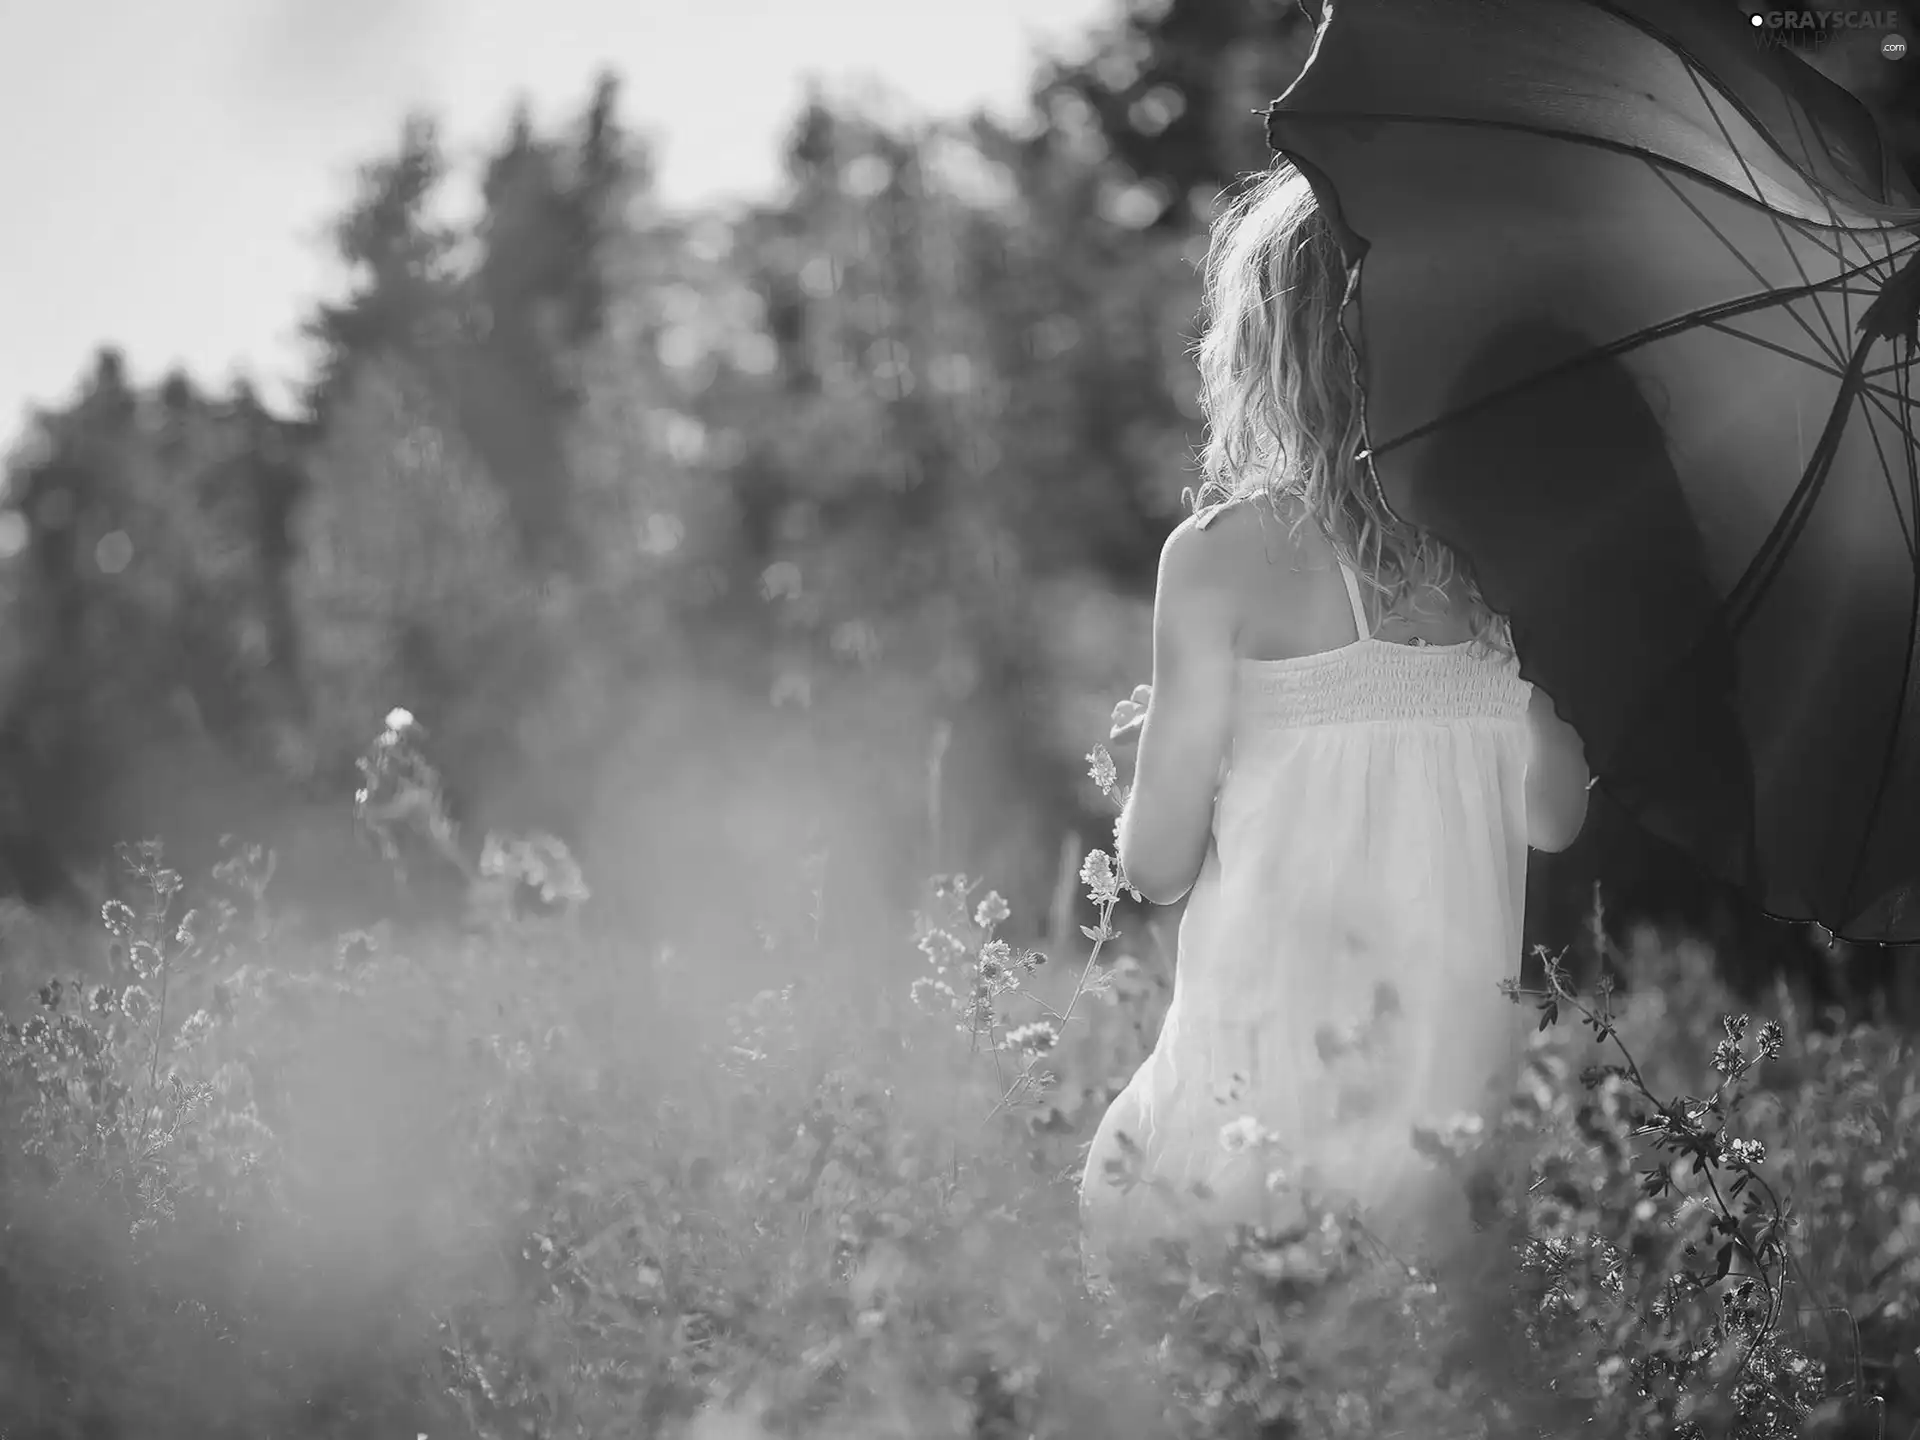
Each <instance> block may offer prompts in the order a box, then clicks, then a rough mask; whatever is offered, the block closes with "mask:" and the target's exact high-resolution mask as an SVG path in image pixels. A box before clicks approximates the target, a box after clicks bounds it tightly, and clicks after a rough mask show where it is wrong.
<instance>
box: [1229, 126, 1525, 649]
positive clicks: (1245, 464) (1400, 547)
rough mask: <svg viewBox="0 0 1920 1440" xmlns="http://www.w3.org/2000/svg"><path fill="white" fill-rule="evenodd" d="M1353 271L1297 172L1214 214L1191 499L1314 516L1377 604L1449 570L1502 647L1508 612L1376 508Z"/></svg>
mask: <svg viewBox="0 0 1920 1440" xmlns="http://www.w3.org/2000/svg"><path fill="white" fill-rule="evenodd" d="M1350 280H1351V272H1350V270H1349V267H1348V265H1347V261H1346V257H1345V256H1344V255H1343V254H1342V252H1341V250H1340V246H1339V243H1338V242H1337V241H1336V240H1335V239H1334V235H1333V231H1332V229H1331V228H1330V227H1329V226H1328V224H1327V220H1326V217H1325V216H1324V215H1323V214H1322V213H1321V211H1320V207H1319V206H1318V205H1317V204H1316V203H1315V201H1314V196H1313V191H1312V189H1311V188H1310V187H1309V186H1308V184H1307V181H1306V178H1305V177H1304V176H1303V175H1301V174H1300V172H1299V171H1297V170H1295V169H1294V168H1293V167H1292V166H1290V165H1286V164H1277V165H1276V166H1275V167H1274V168H1272V169H1270V170H1267V171H1264V172H1262V173H1261V174H1260V175H1259V176H1258V177H1257V178H1255V179H1254V180H1253V181H1252V183H1250V184H1248V185H1247V186H1246V187H1245V188H1244V189H1242V190H1241V191H1240V192H1239V193H1238V194H1237V195H1235V196H1234V197H1233V199H1232V200H1231V201H1230V202H1229V203H1228V204H1227V205H1226V206H1225V208H1224V209H1223V211H1222V213H1221V214H1220V215H1219V217H1218V218H1217V219H1216V220H1215V221H1214V225H1213V234H1212V238H1211V241H1210V243H1209V245H1208V248H1207V259H1206V268H1205V282H1206V283H1205V301H1204V306H1203V309H1202V312H1201V315H1202V321H1203V328H1202V330H1201V336H1200V340H1199V342H1198V344H1197V345H1196V346H1195V356H1196V358H1197V359H1198V361H1199V365H1200V399H1201V405H1202V406H1203V408H1204V410H1205V412H1206V417H1207V444H1206V449H1205V451H1204V452H1203V453H1202V456H1201V462H1200V463H1201V469H1202V471H1203V472H1204V474H1205V476H1206V479H1205V481H1204V483H1203V484H1202V485H1201V486H1200V487H1199V489H1198V491H1197V492H1195V493H1193V494H1192V496H1191V500H1192V503H1193V505H1194V507H1195V508H1196V509H1198V508H1201V507H1204V506H1207V505H1211V504H1217V503H1219V502H1221V501H1226V500H1237V499H1245V498H1250V497H1254V496H1259V495H1265V496H1266V497H1267V498H1268V499H1270V500H1271V501H1272V503H1273V507H1274V510H1275V511H1276V513H1278V514H1281V515H1285V514H1287V513H1288V512H1289V511H1291V512H1292V515H1293V520H1292V525H1291V527H1290V528H1291V532H1292V533H1293V534H1294V536H1295V537H1296V538H1297V536H1298V534H1299V531H1300V527H1301V526H1302V525H1304V524H1306V523H1307V522H1308V521H1310V520H1311V521H1312V522H1314V523H1315V524H1316V525H1317V527H1318V528H1319V530H1320V532H1321V533H1322V534H1323V535H1324V536H1325V537H1326V539H1327V542H1328V543H1329V544H1330V545H1331V546H1332V547H1333V550H1334V553H1335V554H1336V555H1338V556H1339V557H1340V559H1341V560H1343V561H1344V562H1345V563H1346V564H1347V565H1349V566H1351V567H1352V568H1353V570H1354V571H1355V572H1356V573H1357V574H1358V575H1359V576H1360V578H1361V581H1362V583H1363V584H1366V585H1369V586H1371V587H1372V588H1373V589H1374V590H1375V591H1376V592H1378V593H1379V594H1381V595H1383V596H1385V597H1386V601H1385V603H1384V605H1383V606H1382V607H1381V613H1382V614H1383V615H1385V614H1394V613H1401V614H1408V613H1411V611H1413V610H1416V609H1421V608H1423V607H1422V606H1421V605H1420V602H1419V600H1418V598H1417V596H1418V595H1419V594H1421V593H1426V594H1431V595H1434V596H1437V597H1439V598H1440V600H1441V602H1442V605H1443V608H1444V605H1445V602H1446V595H1447V587H1448V586H1449V585H1451V584H1453V583H1454V581H1455V579H1456V577H1457V579H1458V581H1459V582H1460V589H1461V590H1462V591H1463V592H1464V595H1465V598H1466V601H1467V604H1468V606H1469V615H1468V619H1469V622H1470V624H1471V627H1472V630H1473V635H1474V638H1475V639H1478V640H1480V641H1482V642H1484V643H1486V644H1489V645H1492V646H1494V647H1496V648H1499V649H1502V650H1508V649H1510V648H1511V640H1510V638H1509V636H1508V633H1507V628H1506V625H1505V623H1504V622H1503V621H1502V620H1501V619H1500V618H1499V617H1498V616H1496V615H1495V614H1494V613H1493V612H1492V611H1491V610H1490V609H1489V608H1488V607H1487V605H1486V602H1485V601H1484V600H1483V599H1482V598H1481V596H1480V591H1479V587H1478V586H1477V585H1475V584H1474V581H1473V577H1472V576H1471V575H1470V574H1468V573H1467V572H1466V569H1465V567H1464V566H1462V565H1461V564H1460V563H1459V561H1458V559H1457V557H1455V555H1454V554H1453V552H1452V551H1450V550H1449V549H1448V548H1447V547H1446V546H1445V545H1443V544H1441V542H1440V541H1439V540H1437V539H1435V538H1434V537H1433V536H1431V535H1429V534H1427V533H1426V532H1425V531H1423V530H1420V529H1418V528H1417V527H1415V526H1411V525H1407V524H1405V523H1403V522H1402V521H1400V520H1399V519H1398V518H1396V517H1395V516H1394V515H1393V513H1392V512H1391V511H1389V510H1388V509H1387V506H1386V502H1385V500H1384V499H1383V498H1382V497H1381V495H1380V493H1379V489H1378V486H1377V485H1376V484H1375V483H1374V479H1373V474H1372V471H1371V469H1370V467H1369V466H1368V465H1367V462H1366V461H1365V460H1363V459H1361V458H1360V452H1361V451H1362V450H1363V449H1364V448H1365V435H1364V432H1363V430H1362V425H1361V421H1362V410H1361V403H1360V386H1359V380H1358V368H1359V362H1358V357H1357V356H1356V355H1355V354H1354V352H1353V347H1352V344H1351V343H1350V342H1349V340H1348V337H1347V334H1346V332H1345V330H1344V329H1343V328H1342V326H1341V324H1340V312H1341V310H1342V309H1343V308H1344V306H1345V304H1346V299H1347V290H1348V285H1349V283H1350Z"/></svg>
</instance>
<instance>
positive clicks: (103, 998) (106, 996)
mask: <svg viewBox="0 0 1920 1440" xmlns="http://www.w3.org/2000/svg"><path fill="white" fill-rule="evenodd" d="M87 1001H88V1003H89V1004H90V1005H92V1006H93V1008H94V1009H95V1010H97V1011H98V1012H99V1013H100V1014H102V1015H105V1014H108V1013H109V1012H111V1011H114V1010H118V1009H119V1008H120V996H119V995H118V994H117V993H115V991H114V988H113V987H112V986H111V985H96V986H94V987H93V993H92V994H91V995H89V996H88V997H87Z"/></svg>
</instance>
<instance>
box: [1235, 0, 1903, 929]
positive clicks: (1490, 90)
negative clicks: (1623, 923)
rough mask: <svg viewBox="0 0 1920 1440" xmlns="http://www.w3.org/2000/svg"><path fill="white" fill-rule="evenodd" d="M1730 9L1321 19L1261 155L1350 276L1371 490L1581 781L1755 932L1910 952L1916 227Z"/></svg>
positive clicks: (1485, 6)
mask: <svg viewBox="0 0 1920 1440" xmlns="http://www.w3.org/2000/svg"><path fill="white" fill-rule="evenodd" d="M1744 18H1745V17H1742V16H1740V15H1738V14H1737V13H1736V12H1733V11H1731V10H1726V11H1718V10H1709V9H1707V8H1706V7H1703V6H1699V5H1695V4H1691V3H1680V0H1636V3H1602V0H1338V4H1337V5H1336V6H1335V7H1334V10H1333V13H1332V15H1331V17H1330V19H1329V20H1328V21H1327V22H1326V23H1325V24H1324V26H1323V27H1322V29H1321V32H1320V36H1319V39H1318V42H1317V44H1316V46H1315V49H1314V53H1313V57H1312V59H1311V60H1310V61H1309V62H1308V65H1307V68H1306V70H1305V71H1304V72H1303V74H1302V75H1301V77H1300V79H1299V80H1298V81H1297V82H1296V83H1295V84H1294V86H1293V87H1292V88H1291V89H1290V90H1288V92H1287V93H1286V94H1285V95H1284V96H1283V97H1281V99H1279V100H1278V101H1276V102H1275V103H1274V105H1273V107H1272V108H1271V110H1270V111H1269V112H1268V120H1267V133H1268V140H1269V143H1270V144H1271V145H1272V147H1273V148H1274V149H1275V150H1276V151H1277V152H1279V153H1280V154H1281V155H1282V156H1284V157H1285V158H1286V159H1288V160H1290V161H1291V162H1293V163H1294V164H1295V165H1297V166H1298V167H1299V168H1300V169H1301V170H1302V171H1303V172H1304V173H1305V174H1306V175H1307V177H1308V179H1309V180H1310V181H1311V183H1312V184H1313V187H1314V189H1315V191H1316V193H1317V195H1318V196H1319V198H1320V200H1321V203H1322V206H1323V208H1324V209H1325V210H1326V211H1327V212H1328V214H1329V216H1330V218H1331V219H1332V221H1333V224H1334V228H1335V230H1336V232H1337V233H1338V234H1339V235H1340V237H1341V243H1342V245H1343V247H1344V248H1345V249H1346V251H1347V254H1348V257H1349V259H1350V260H1351V261H1352V262H1354V263H1355V267H1356V268H1355V270H1354V280H1353V286H1352V289H1351V291H1350V295H1349V304H1348V307H1347V310H1346V317H1345V318H1346V327H1347V332H1348V335H1349V338H1350V339H1351V340H1352V341H1353V344H1354V352H1355V356H1356V363H1357V366H1358V376H1359V379H1360V382H1361V385H1362V388H1363V390H1364V393H1365V403H1366V431H1367V437H1368V445H1369V454H1370V456H1371V461H1372V467H1373V473H1374V476H1375V479H1376V483H1377V484H1378V485H1379V487H1380V490H1381V493H1382V496H1383V498H1384V499H1385V501H1386V503H1387V504H1388V505H1389V506H1390V507H1391V508H1392V509H1393V511H1394V512H1395V513H1396V514H1398V515H1400V516H1401V517H1402V518H1404V519H1406V520H1408V521H1410V522H1412V523H1414V524H1417V525H1421V526H1424V527H1427V528H1428V529H1430V530H1431V531H1433V532H1434V533H1435V534H1437V535H1438V536H1440V537H1441V538H1442V539H1443V540H1445V541H1447V542H1448V543H1450V544H1451V545H1453V546H1454V547H1456V548H1457V549H1458V550H1459V551H1460V552H1461V553H1462V554H1464V555H1465V556H1466V557H1467V559H1468V561H1469V562H1470V564H1471V566H1472V568H1473V570H1474V573H1475V575H1476V578H1477V579H1478V580H1479V582H1480V585H1481V589H1482V591H1483V593H1484V594H1485V595H1486V597H1487V599H1488V601H1489V603H1491V604H1492V605H1493V606H1494V607H1495V608H1496V609H1498V610H1500V611H1502V612H1503V613H1505V614H1506V615H1508V616H1509V617H1510V618H1511V620H1512V622H1513V633H1514V641H1515V646H1516V648H1517V649H1518V650H1519V652H1520V657H1521V662H1522V669H1523V673H1524V674H1525V675H1526V676H1527V677H1528V678H1529V679H1531V680H1533V681H1534V682H1535V683H1537V684H1538V685H1540V686H1541V687H1542V688H1543V689H1545V690H1546V691H1547V692H1548V693H1549V694H1551V695H1552V696H1553V697H1554V699H1555V702H1556V703H1557V705H1558V706H1559V708H1560V710H1561V712H1562V714H1564V715H1565V716H1566V718H1567V719H1568V720H1569V721H1570V722H1571V723H1572V724H1573V725H1574V726H1575V728H1576V729H1578V730H1579V732H1580V734H1581V736H1582V737H1583V739H1584V740H1585V741H1586V744H1587V749H1588V754H1589V758H1590V760H1591V762H1592V764H1593V767H1594V770H1595V772H1596V773H1597V774H1598V775H1599V777H1600V783H1601V785H1602V788H1603V789H1604V790H1605V791H1606V792H1607V793H1608V794H1609V795H1610V796H1611V797H1612V798H1613V799H1614V800H1616V801H1617V802H1619V803H1620V804H1621V805H1622V806H1623V807H1625V809H1626V810H1627V811H1628V812H1629V813H1630V814H1632V815H1633V816H1634V817H1635V818H1636V819H1637V820H1638V821H1639V822H1640V823H1641V824H1643V825H1644V826H1646V827H1647V828H1648V829H1649V830H1650V831H1652V832H1653V833H1654V834H1656V835H1658V836H1660V837H1661V838H1663V839H1665V840H1667V841H1670V842H1672V843H1674V844H1676V845H1678V846H1680V847H1681V848H1682V849H1684V850H1685V851H1687V852H1688V853H1690V854H1691V855H1693V856H1694V857H1696V858H1697V859H1698V860H1699V861H1700V862H1701V863H1703V864H1704V865H1706V866H1707V867H1709V868H1710V869H1711V870H1712V871H1713V872H1714V873H1716V874H1717V875H1719V876H1721V877H1722V878H1724V879H1726V880H1729V881H1731V882H1733V883H1734V884H1736V885H1738V886H1740V887H1741V888H1742V889H1743V890H1745V891H1746V892H1747V893H1748V894H1749V895H1750V896H1752V897H1753V899H1754V900H1755V901H1756V902H1757V903H1758V904H1759V905H1760V906H1761V907H1762V908H1763V909H1764V910H1765V911H1766V912H1767V913H1769V914H1771V915H1774V916H1776V917H1779V918H1782V919H1791V920H1818V921H1820V922H1821V923H1823V924H1825V925H1826V926H1828V927H1829V928H1831V929H1833V930H1834V931H1836V932H1838V933H1839V934H1841V935H1843V936H1846V937H1848V938H1852V939H1859V940H1869V941H1883V942H1884V941H1912V940H1915V939H1920V903H1912V904H1909V903H1907V895H1908V892H1909V891H1910V890H1912V889H1913V888H1914V886H1915V882H1916V881H1920V696H1917V695H1916V693H1915V692H1916V689H1920V667H1916V665H1915V664H1914V660H1915V643H1916V596H1917V594H1920V549H1917V548H1916V533H1917V532H1916V520H1917V519H1920V457H1917V456H1916V453H1915V444H1914V434H1915V428H1916V420H1917V419H1920V411H1917V410H1916V391H1915V386H1914V380H1915V378H1916V376H1915V364H1914V357H1915V349H1916V344H1917V343H1920V319H1917V318H1916V317H1917V316H1920V234H1917V232H1916V226H1920V197H1916V196H1915V195H1914V194H1913V193H1912V191H1911V189H1910V188H1909V182H1908V181H1907V180H1906V179H1905V177H1904V176H1903V175H1900V174H1899V173H1898V170H1897V167H1896V166H1895V165H1894V164H1893V163H1892V162H1891V161H1890V160H1889V159H1888V158H1887V156H1886V154H1885V152H1884V148H1883V147H1882V145H1881V143H1880V140H1879V136H1878V134H1877V132H1876V130H1875V127H1874V123H1873V121H1872V119H1871V117H1870V116H1869V115H1868V114H1867V113H1866V111H1865V110H1864V109H1863V108H1862V107H1861V106H1860V105H1859V104H1858V103H1857V102H1856V101H1854V100H1853V99H1852V97H1851V96H1849V95H1848V94H1847V93H1846V92H1845V91H1843V90H1841V89H1839V88H1838V87H1837V86H1835V85H1833V84H1831V83H1830V82H1828V81H1826V80H1825V79H1823V78H1822V77H1820V76H1819V75H1818V74H1816V73H1815V72H1814V71H1813V70H1811V69H1810V68H1809V67H1807V66H1805V65H1802V64H1800V63H1799V62H1798V61H1797V60H1795V59H1794V58H1793V57H1792V56H1791V55H1789V54H1787V53H1784V52H1782V51H1780V50H1777V49H1773V48H1768V47H1765V46H1763V45H1761V44H1757V43H1756V41H1755V36H1754V35H1753V34H1752V33H1751V32H1749V31H1748V29H1747V28H1746V27H1745V26H1744V24H1742V23H1741V22H1742V21H1743V20H1744ZM1761 38H1762V39H1764V38H1766V37H1764V36H1762V37H1761ZM1890 63H1891V62H1890Z"/></svg>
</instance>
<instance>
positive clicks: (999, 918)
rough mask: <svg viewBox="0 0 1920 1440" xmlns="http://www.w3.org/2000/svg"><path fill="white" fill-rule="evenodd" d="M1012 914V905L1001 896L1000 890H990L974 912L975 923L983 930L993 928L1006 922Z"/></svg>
mask: <svg viewBox="0 0 1920 1440" xmlns="http://www.w3.org/2000/svg"><path fill="white" fill-rule="evenodd" d="M1012 914H1013V909H1012V907H1011V906H1009V905H1008V904H1007V902H1006V900H1005V899H1003V898H1002V897H1001V894H1000V892H999V891H998V890H989V891H988V892H987V893H986V895H985V896H984V897H983V898H982V899H981V901H980V904H979V906H978V907H977V908H976V909H975V910H974V912H973V923H974V924H975V925H978V926H979V927H980V928H981V929H982V930H991V929H993V927H994V926H996V925H1000V924H1003V923H1005V921H1006V919H1007V917H1008V916H1010V915H1012Z"/></svg>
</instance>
